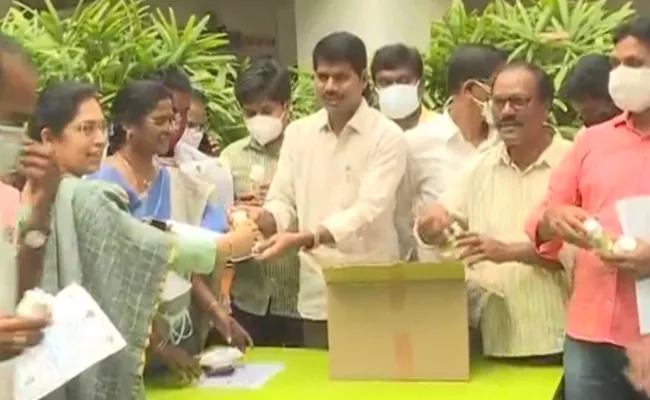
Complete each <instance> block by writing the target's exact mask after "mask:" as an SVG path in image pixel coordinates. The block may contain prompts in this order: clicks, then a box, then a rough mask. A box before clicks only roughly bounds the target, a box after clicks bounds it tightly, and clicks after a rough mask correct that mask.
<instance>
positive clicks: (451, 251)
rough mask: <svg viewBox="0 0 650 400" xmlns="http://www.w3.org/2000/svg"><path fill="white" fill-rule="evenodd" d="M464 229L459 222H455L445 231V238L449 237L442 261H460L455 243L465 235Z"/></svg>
mask: <svg viewBox="0 0 650 400" xmlns="http://www.w3.org/2000/svg"><path fill="white" fill-rule="evenodd" d="M463 231H464V229H463V227H462V226H461V225H460V224H459V223H458V221H456V220H454V221H453V222H452V223H451V225H449V228H447V229H446V230H445V236H446V237H447V245H446V246H445V248H444V250H443V251H442V259H443V260H457V259H458V251H457V249H456V247H455V246H454V241H455V240H456V238H457V237H458V235H460V234H461V233H463Z"/></svg>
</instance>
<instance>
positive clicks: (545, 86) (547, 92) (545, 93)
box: [492, 60, 555, 107]
mask: <svg viewBox="0 0 650 400" xmlns="http://www.w3.org/2000/svg"><path fill="white" fill-rule="evenodd" d="M516 69H523V70H525V71H528V72H530V73H531V74H532V75H533V76H534V77H535V80H536V81H537V99H538V100H539V101H541V102H542V103H544V104H545V105H546V106H548V107H550V106H551V104H552V103H553V98H554V97H555V86H553V80H552V79H551V77H550V76H549V75H548V74H547V73H546V72H545V71H544V70H543V69H542V68H541V67H540V66H539V65H537V64H535V63H532V62H529V61H525V60H516V61H511V62H509V63H508V64H505V65H503V66H502V67H501V68H499V69H498V70H497V71H496V72H495V73H494V79H493V80H492V86H494V81H495V80H496V78H497V77H498V76H499V74H501V73H503V72H505V71H511V70H516Z"/></svg>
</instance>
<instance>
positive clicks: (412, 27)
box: [0, 0, 650, 68]
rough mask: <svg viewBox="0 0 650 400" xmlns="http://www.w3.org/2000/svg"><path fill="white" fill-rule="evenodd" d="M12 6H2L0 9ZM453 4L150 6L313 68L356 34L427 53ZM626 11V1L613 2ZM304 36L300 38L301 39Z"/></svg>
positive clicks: (477, 1) (645, 3) (291, 0)
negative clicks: (259, 39)
mask: <svg viewBox="0 0 650 400" xmlns="http://www.w3.org/2000/svg"><path fill="white" fill-rule="evenodd" d="M7 1H8V0H0V5H2V3H3V2H7ZM451 2H452V0H183V1H181V0H149V3H150V4H151V5H153V6H157V7H161V8H167V7H170V6H173V7H174V10H175V12H176V14H177V15H178V16H179V17H180V19H185V18H187V16H188V15H190V14H199V15H202V14H203V13H205V12H207V11H212V12H213V13H215V14H216V15H218V16H219V23H221V24H225V25H227V26H228V28H230V29H234V30H237V31H241V32H244V33H246V34H248V35H261V36H264V37H272V38H274V39H275V46H274V47H272V48H268V47H260V46H244V47H243V48H241V49H239V52H240V54H241V55H244V56H251V55H253V56H254V55H256V54H260V53H271V54H273V55H275V56H276V57H279V58H280V59H281V60H282V61H283V62H284V63H286V64H289V65H294V64H296V63H298V64H299V65H300V66H301V67H305V68H310V66H311V51H312V49H313V47H314V45H315V44H316V42H317V41H318V40H319V39H320V38H322V37H323V36H324V35H326V34H328V33H330V32H333V31H336V30H349V31H352V32H354V33H356V34H358V35H359V36H361V38H362V39H363V40H364V41H365V43H366V46H367V47H368V52H369V54H370V55H371V54H372V53H373V52H374V51H375V50H376V49H377V48H378V47H380V46H382V45H384V44H386V43H391V42H397V41H403V42H407V43H411V44H413V45H415V46H418V47H420V48H422V49H425V48H426V46H427V44H428V40H429V22H430V21H431V20H432V19H434V18H439V17H440V16H442V15H443V14H444V12H445V11H446V9H447V7H448V6H449V4H451ZM487 2H488V0H465V4H466V5H467V7H468V8H478V9H480V8H483V7H484V6H485V4H487ZM608 2H609V3H610V4H611V5H612V7H620V6H621V5H622V4H624V3H625V2H626V1H625V0H609V1H608ZM634 5H635V7H636V8H637V10H638V11H639V12H640V13H643V14H648V15H650V0H635V1H634ZM296 32H298V34H296Z"/></svg>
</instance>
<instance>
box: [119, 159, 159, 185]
mask: <svg viewBox="0 0 650 400" xmlns="http://www.w3.org/2000/svg"><path fill="white" fill-rule="evenodd" d="M115 155H116V156H117V158H118V159H119V160H120V162H121V163H122V165H124V167H126V169H127V173H128V174H129V175H130V177H131V179H133V181H134V183H135V185H136V187H135V189H136V190H137V191H140V189H142V191H143V192H145V191H147V190H149V187H150V186H151V182H152V180H151V179H138V175H137V174H136V173H135V170H134V169H133V166H132V165H131V162H130V161H129V160H128V159H127V158H126V157H124V156H123V155H122V154H121V153H120V152H117V153H115ZM154 168H155V166H154ZM154 176H155V174H154Z"/></svg>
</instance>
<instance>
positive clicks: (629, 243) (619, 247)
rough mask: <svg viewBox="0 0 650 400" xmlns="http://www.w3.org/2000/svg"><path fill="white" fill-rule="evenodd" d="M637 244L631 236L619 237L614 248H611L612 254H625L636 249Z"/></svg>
mask: <svg viewBox="0 0 650 400" xmlns="http://www.w3.org/2000/svg"><path fill="white" fill-rule="evenodd" d="M636 246H637V243H636V239H634V238H633V237H631V236H621V237H619V238H618V239H617V240H616V242H615V243H614V246H613V247H612V253H614V254H619V255H620V254H625V253H629V252H631V251H634V250H635V249H636Z"/></svg>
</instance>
